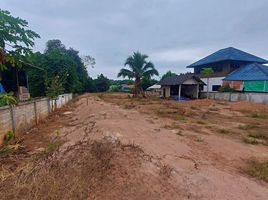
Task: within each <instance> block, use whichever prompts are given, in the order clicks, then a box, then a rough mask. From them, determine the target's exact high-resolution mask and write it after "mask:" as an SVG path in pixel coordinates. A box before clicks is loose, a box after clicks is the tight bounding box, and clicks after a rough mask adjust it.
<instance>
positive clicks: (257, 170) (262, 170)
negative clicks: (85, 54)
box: [245, 160, 268, 182]
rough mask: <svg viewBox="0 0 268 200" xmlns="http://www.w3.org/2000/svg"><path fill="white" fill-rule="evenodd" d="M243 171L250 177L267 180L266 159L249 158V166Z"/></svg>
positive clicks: (267, 166)
mask: <svg viewBox="0 0 268 200" xmlns="http://www.w3.org/2000/svg"><path fill="white" fill-rule="evenodd" d="M245 172H246V173H247V174H248V175H250V176H252V177H255V178H258V179H260V180H263V181H266V182H268V161H266V162H259V161H256V160H250V161H249V167H248V168H247V169H246V170H245Z"/></svg>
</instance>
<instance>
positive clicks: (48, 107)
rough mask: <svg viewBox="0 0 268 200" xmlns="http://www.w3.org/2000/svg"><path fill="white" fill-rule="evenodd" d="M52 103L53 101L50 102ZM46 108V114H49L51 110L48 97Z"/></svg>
mask: <svg viewBox="0 0 268 200" xmlns="http://www.w3.org/2000/svg"><path fill="white" fill-rule="evenodd" d="M52 103H53V102H52ZM47 109H48V114H50V112H51V108H50V98H47Z"/></svg>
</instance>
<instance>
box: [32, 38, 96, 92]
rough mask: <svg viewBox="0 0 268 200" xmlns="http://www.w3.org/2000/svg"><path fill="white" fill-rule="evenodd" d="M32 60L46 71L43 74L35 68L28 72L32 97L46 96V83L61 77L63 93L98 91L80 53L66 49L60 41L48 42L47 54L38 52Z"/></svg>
mask: <svg viewBox="0 0 268 200" xmlns="http://www.w3.org/2000/svg"><path fill="white" fill-rule="evenodd" d="M87 57H90V56H87ZM31 58H32V62H33V63H34V65H36V66H41V67H42V68H43V69H44V72H43V73H42V72H41V71H40V70H39V69H35V68H30V69H29V70H28V75H29V85H30V88H31V90H30V92H31V95H32V96H44V95H45V91H46V89H47V86H46V84H45V83H46V82H51V81H52V80H51V79H52V78H54V77H59V79H60V80H61V84H62V87H63V91H62V92H65V93H70V92H73V93H82V92H94V91H96V89H95V86H94V83H93V80H92V79H91V78H90V77H89V76H88V72H87V69H86V64H85V63H83V59H82V58H81V57H80V56H79V52H78V51H76V50H74V49H72V48H69V49H66V47H65V45H64V44H62V43H61V41H60V40H50V41H48V42H47V47H46V50H45V53H43V54H42V53H40V52H37V53H35V54H34V55H33V56H32V57H31ZM90 58H91V59H93V58H92V57H90ZM88 59H89V58H88ZM94 62H95V61H94Z"/></svg>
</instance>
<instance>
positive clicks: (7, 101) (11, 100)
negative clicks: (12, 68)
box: [0, 92, 17, 107]
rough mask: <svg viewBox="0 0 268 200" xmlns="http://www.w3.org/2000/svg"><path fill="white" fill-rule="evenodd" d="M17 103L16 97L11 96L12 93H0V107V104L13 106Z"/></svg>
mask: <svg viewBox="0 0 268 200" xmlns="http://www.w3.org/2000/svg"><path fill="white" fill-rule="evenodd" d="M16 104H17V99H16V97H14V96H13V93H12V92H10V93H1V94H0V107H1V106H13V105H16Z"/></svg>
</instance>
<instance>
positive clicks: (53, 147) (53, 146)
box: [34, 140, 62, 160]
mask: <svg viewBox="0 0 268 200" xmlns="http://www.w3.org/2000/svg"><path fill="white" fill-rule="evenodd" d="M61 144H62V142H61V141H60V140H55V141H51V142H50V143H48V145H47V146H46V148H45V149H44V150H43V151H41V152H39V153H37V154H35V155H34V160H40V159H45V158H48V157H49V156H51V155H52V154H53V153H54V152H55V151H57V150H58V149H59V148H60V145H61Z"/></svg>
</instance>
